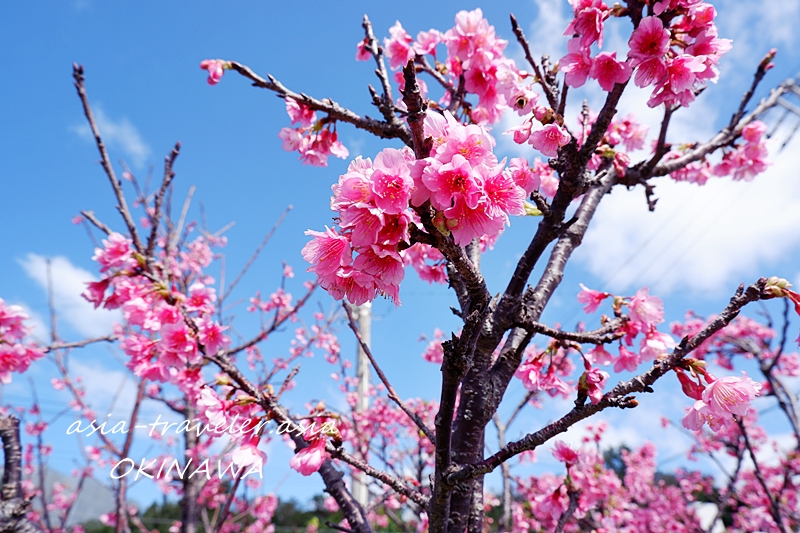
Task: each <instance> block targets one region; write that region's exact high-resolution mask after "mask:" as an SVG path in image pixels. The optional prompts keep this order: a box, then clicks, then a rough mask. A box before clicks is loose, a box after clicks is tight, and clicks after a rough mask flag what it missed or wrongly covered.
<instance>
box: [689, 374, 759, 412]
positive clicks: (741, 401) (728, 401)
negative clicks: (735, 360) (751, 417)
mask: <svg viewBox="0 0 800 533" xmlns="http://www.w3.org/2000/svg"><path fill="white" fill-rule="evenodd" d="M742 376H743V377H741V378H740V377H736V376H725V377H723V378H718V379H716V380H714V381H713V382H711V383H710V384H709V385H708V387H706V390H705V391H703V401H704V402H705V403H706V404H707V405H708V408H709V409H710V410H711V412H712V413H714V414H715V415H717V416H719V417H726V416H729V415H730V414H735V415H739V416H744V415H745V414H747V409H748V408H749V407H750V402H751V401H752V400H753V398H755V397H756V396H758V395H759V393H760V391H761V385H760V384H758V383H756V382H755V381H753V380H752V379H750V378H749V377H747V374H746V373H745V372H742Z"/></svg>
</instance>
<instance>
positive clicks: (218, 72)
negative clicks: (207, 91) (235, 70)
mask: <svg viewBox="0 0 800 533" xmlns="http://www.w3.org/2000/svg"><path fill="white" fill-rule="evenodd" d="M200 68H201V69H203V70H207V71H208V84H209V85H216V84H217V83H219V80H221V79H222V75H223V74H225V71H226V70H227V69H230V68H231V64H230V62H228V61H222V60H221V59H206V60H204V61H201V62H200Z"/></svg>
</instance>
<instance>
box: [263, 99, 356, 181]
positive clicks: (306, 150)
mask: <svg viewBox="0 0 800 533" xmlns="http://www.w3.org/2000/svg"><path fill="white" fill-rule="evenodd" d="M286 112H287V113H288V114H289V118H291V119H292V124H293V125H294V124H297V127H294V128H290V127H286V128H283V129H281V131H280V132H278V137H279V138H280V139H281V140H282V141H283V149H284V150H286V151H287V152H294V151H297V152H299V153H300V161H301V162H302V163H303V164H304V165H312V166H315V167H326V166H328V156H331V155H334V156H336V157H338V158H340V159H346V158H347V156H348V155H350V152H349V151H348V150H347V148H346V147H345V146H344V145H343V144H342V143H341V142H340V141H339V136H338V134H337V133H336V122H335V121H333V120H330V119H327V120H317V114H316V113H315V112H314V110H313V109H310V108H308V107H307V106H305V105H303V104H301V103H299V102H297V101H296V100H294V99H293V98H286Z"/></svg>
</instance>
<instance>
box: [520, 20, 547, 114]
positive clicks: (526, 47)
mask: <svg viewBox="0 0 800 533" xmlns="http://www.w3.org/2000/svg"><path fill="white" fill-rule="evenodd" d="M511 30H512V31H513V32H514V35H515V36H516V37H517V41H518V42H519V44H520V46H522V50H523V51H524V52H525V59H527V60H528V63H529V64H530V66H531V67H533V72H534V73H535V74H536V81H538V82H539V85H541V86H542V90H543V91H544V95H545V97H546V98H547V103H548V104H550V108H551V109H552V110H553V111H555V110H556V109H558V99H557V97H556V94H555V91H554V90H553V88H552V87H550V85H549V84H548V83H547V80H545V79H544V76H542V71H541V70H540V69H539V65H538V64H537V63H536V61H535V60H534V59H533V55H531V47H530V44H528V39H526V38H525V33H524V32H523V31H522V28H520V27H519V23H518V22H517V18H516V17H515V16H514V15H513V14H512V15H511Z"/></svg>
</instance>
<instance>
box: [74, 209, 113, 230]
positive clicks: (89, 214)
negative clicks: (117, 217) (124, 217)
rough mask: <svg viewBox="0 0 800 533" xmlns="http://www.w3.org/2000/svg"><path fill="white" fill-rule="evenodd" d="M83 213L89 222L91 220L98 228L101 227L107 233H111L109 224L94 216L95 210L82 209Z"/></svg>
mask: <svg viewBox="0 0 800 533" xmlns="http://www.w3.org/2000/svg"><path fill="white" fill-rule="evenodd" d="M81 215H83V217H84V218H85V219H86V220H88V221H89V222H91V223H92V224H93V225H94V226H95V227H96V228H97V229H99V230H100V231H102V232H103V233H105V234H106V235H111V230H110V229H109V228H108V226H106V225H105V224H103V223H102V222H100V221H99V220H97V218H96V217H95V216H94V212H93V211H81Z"/></svg>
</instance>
